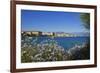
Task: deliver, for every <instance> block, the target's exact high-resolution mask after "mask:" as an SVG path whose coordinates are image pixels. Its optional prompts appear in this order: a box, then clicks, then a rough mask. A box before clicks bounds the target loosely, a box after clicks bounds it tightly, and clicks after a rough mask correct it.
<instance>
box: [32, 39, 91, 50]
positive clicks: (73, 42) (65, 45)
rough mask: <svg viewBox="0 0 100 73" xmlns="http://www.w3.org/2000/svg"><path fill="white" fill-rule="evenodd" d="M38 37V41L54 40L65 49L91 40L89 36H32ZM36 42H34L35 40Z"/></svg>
mask: <svg viewBox="0 0 100 73" xmlns="http://www.w3.org/2000/svg"><path fill="white" fill-rule="evenodd" d="M36 38H37V43H41V42H43V41H46V40H48V41H49V40H54V41H56V42H57V44H58V45H60V46H62V47H63V48H64V49H69V48H72V47H74V46H75V45H76V44H77V45H82V44H83V43H87V42H88V41H89V37H54V38H51V37H32V39H33V40H34V39H36ZM33 43H34V42H33Z"/></svg>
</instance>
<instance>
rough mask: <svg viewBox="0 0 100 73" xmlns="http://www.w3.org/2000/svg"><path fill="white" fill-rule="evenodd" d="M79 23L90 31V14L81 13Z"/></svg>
mask: <svg viewBox="0 0 100 73" xmlns="http://www.w3.org/2000/svg"><path fill="white" fill-rule="evenodd" d="M80 18H81V21H82V22H83V25H84V26H85V28H86V29H88V30H89V29H90V14H89V13H81V14H80Z"/></svg>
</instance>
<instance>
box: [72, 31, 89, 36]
mask: <svg viewBox="0 0 100 73" xmlns="http://www.w3.org/2000/svg"><path fill="white" fill-rule="evenodd" d="M71 34H75V35H78V36H87V37H88V36H90V33H89V32H74V33H71Z"/></svg>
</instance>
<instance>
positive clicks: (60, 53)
mask: <svg viewBox="0 0 100 73" xmlns="http://www.w3.org/2000/svg"><path fill="white" fill-rule="evenodd" d="M37 40H38V39H37V38H36V39H34V40H32V38H31V37H30V38H29V37H27V38H25V39H24V40H23V39H22V45H21V47H22V48H21V62H22V63H26V62H47V61H67V60H84V59H89V57H90V47H89V44H86V43H83V44H82V45H77V44H75V46H74V47H72V48H70V49H67V50H65V49H64V48H63V47H61V46H60V45H58V43H57V42H56V41H54V40H53V39H52V40H51V39H48V40H44V41H42V42H40V43H37Z"/></svg>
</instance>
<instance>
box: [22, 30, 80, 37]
mask: <svg viewBox="0 0 100 73" xmlns="http://www.w3.org/2000/svg"><path fill="white" fill-rule="evenodd" d="M21 34H22V36H51V37H78V36H79V35H78V34H72V33H65V32H41V31H24V32H21Z"/></svg>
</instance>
